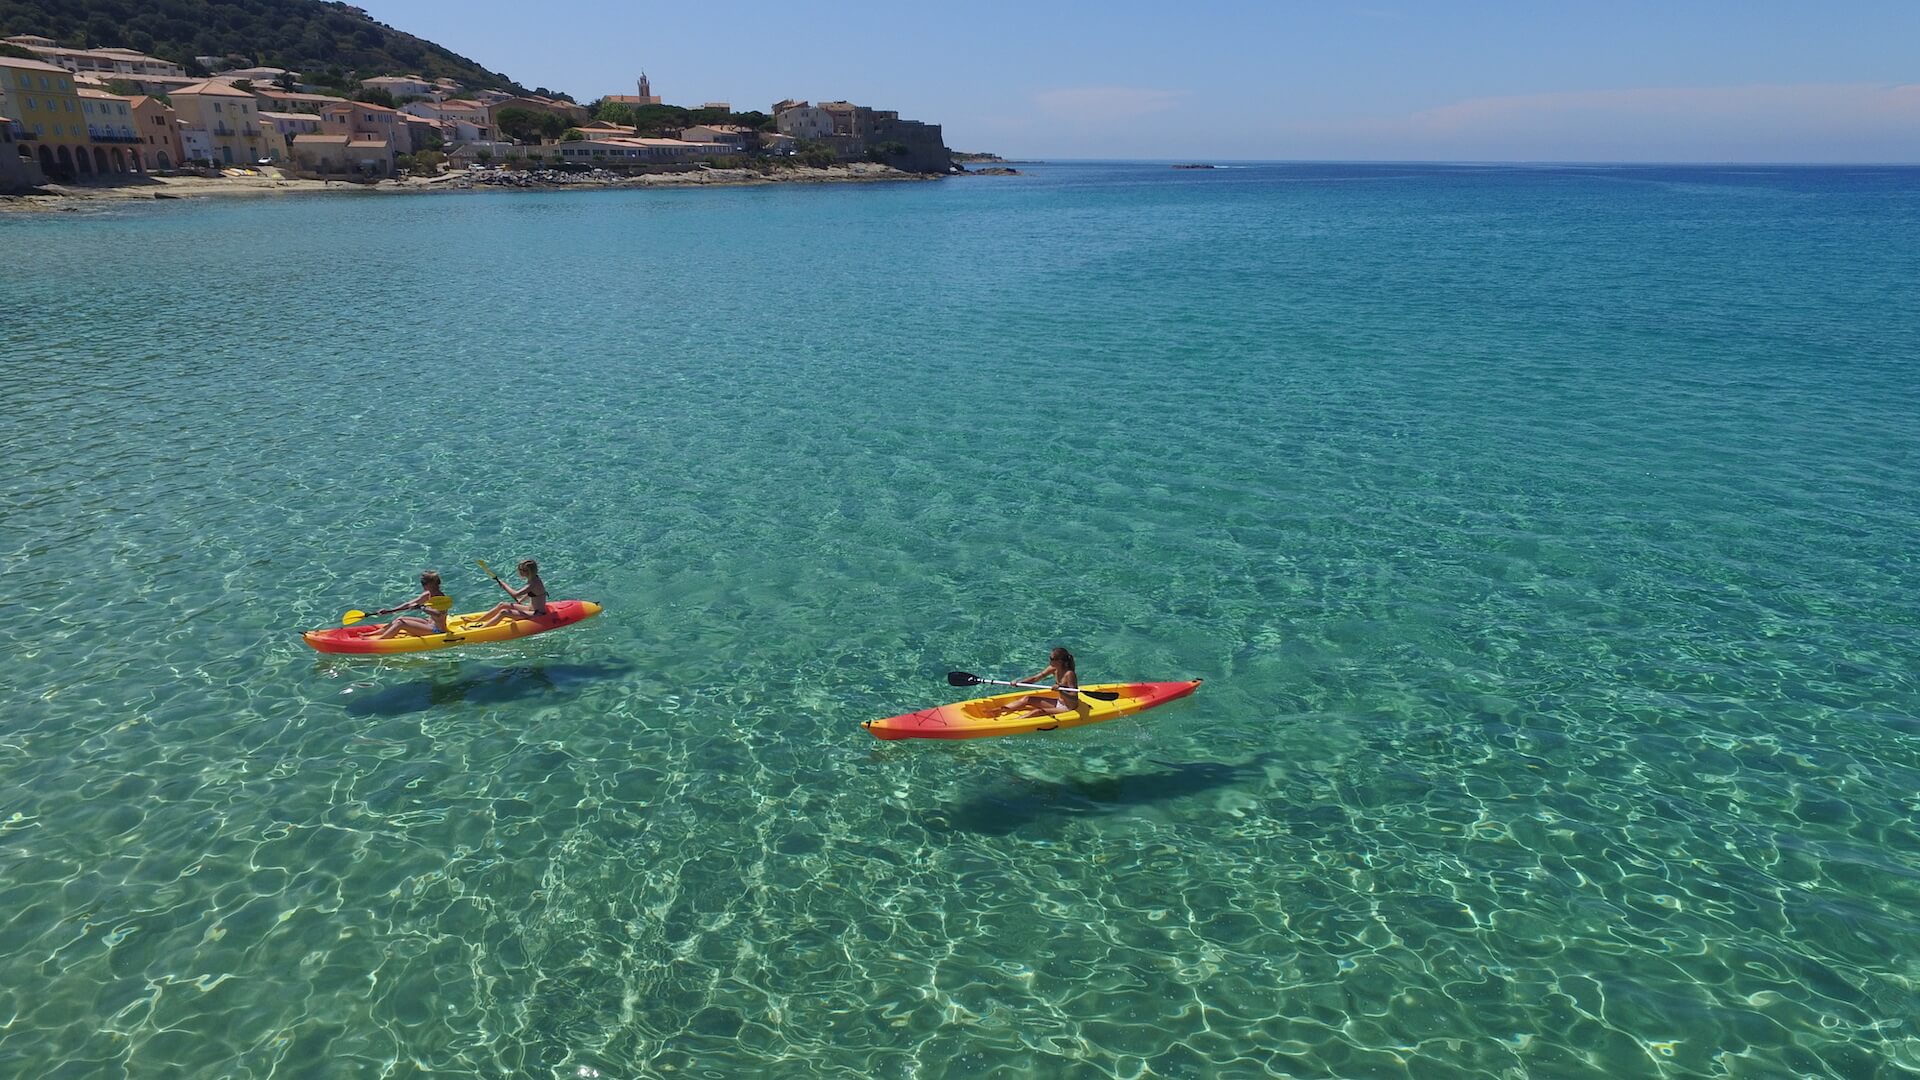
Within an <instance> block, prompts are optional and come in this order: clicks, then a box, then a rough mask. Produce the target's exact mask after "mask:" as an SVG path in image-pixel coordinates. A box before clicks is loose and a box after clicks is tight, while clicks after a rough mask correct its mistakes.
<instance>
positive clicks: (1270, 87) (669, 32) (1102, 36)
mask: <svg viewBox="0 0 1920 1080" xmlns="http://www.w3.org/2000/svg"><path fill="white" fill-rule="evenodd" d="M362 2H363V6H365V7H366V8H367V10H368V11H369V12H371V13H372V14H373V16H374V17H375V18H377V19H380V20H381V21H383V22H386V23H388V24H390V25H392V26H395V27H397V28H399V29H402V30H406V31H409V32H411V33H416V34H419V35H421V36H422V37H426V38H429V39H431V40H434V41H437V42H439V43H440V44H442V45H446V46H448V47H449V48H452V49H453V50H454V51H456V52H460V53H463V54H465V55H467V56H470V57H472V58H473V59H475V60H478V61H480V62H481V63H483V64H485V65H487V66H488V67H491V68H493V69H495V70H503V71H505V72H507V73H508V74H509V75H512V76H513V77H515V78H517V79H519V80H520V81H521V82H523V83H525V84H526V85H528V86H534V85H544V86H548V87H551V88H553V89H557V90H566V91H568V92H570V93H572V94H573V95H575V96H576V97H578V98H579V99H580V100H582V101H586V100H588V99H590V98H594V97H597V96H599V95H601V94H608V93H628V94H630V93H633V79H634V76H635V75H636V74H638V72H639V71H640V70H641V69H643V68H644V69H645V70H646V72H647V73H648V75H649V76H651V77H652V79H653V83H654V88H655V91H656V92H658V93H661V94H663V95H664V96H665V97H666V99H667V100H668V101H669V102H673V103H676V104H688V103H691V104H699V103H700V102H703V101H709V100H723V101H728V102H731V103H733V105H734V106H735V107H736V108H760V109H765V108H766V107H767V106H768V105H769V104H771V103H772V102H774V101H776V100H779V99H781V98H786V97H795V98H805V99H810V100H815V101H818V100H823V99H826V100H831V99H834V98H846V99H849V100H853V101H857V102H859V103H861V104H864V105H872V106H875V107H877V108H891V109H898V110H900V113H901V115H902V116H905V117H908V118H910V119H919V120H927V121H932V122H937V123H940V124H943V125H944V126H945V131H946V138H947V144H948V145H949V146H952V147H954V148H955V149H961V150H991V151H995V152H998V153H1001V154H1005V155H1008V156H1019V157H1050V158H1073V157H1081V158H1085V157H1118V158H1201V157H1204V158H1250V159H1281V160H1286V159H1309V160H1312V159H1342V160H1473V161H1484V160H1518V161H1569V160H1577V161H1775V162H1779V161H1804V162H1831V161H1879V162H1889V161H1899V162H1920V0H1884V2H1854V3H1849V2H1846V0H1837V2H1829V3H1823V4H1815V3H1807V2H1800V3H1781V2H1773V0H1751V2H1746V3H1725V2H1718V0H1699V2H1691V3H1689V2H1686V0H1674V2H1668V3H1641V2H1638V0H1622V2H1614V3H1573V2H1568V3H1557V2H1553V0H1539V2H1535V3H1517V2H1492V0H1487V2H1460V3H1444V4H1443V3H1420V4H1415V3H1404V2H1394V0H1373V2H1362V3H1354V4H1343V3H1332V2H1328V3H1305V2H1299V3H1296V2H1291V0H1280V2H1273V3H1266V4H1256V3H1226V2H1219V3H1212V2H1207V0H1190V2H1188V3H1184V4H1182V3H1169V4H1137V3H1105V4H1095V3H1079V2H1061V3H1050V2H1047V0H1029V2H1026V3H1005V2H1000V0H986V2H962V3H951V4H940V5H927V6H924V7H920V6H912V5H901V4H880V3H869V2H866V0H841V2H838V3H829V4H820V5H810V4H796V3H791V2H786V3H777V4H776V3H764V2H758V0H752V2H741V3H723V4H709V5H699V4H689V3H685V2H681V3H676V4H652V3H636V4H622V5H617V6H615V5H606V4H602V3H589V2H586V0H543V2H542V3H540V4H538V5H537V6H533V7H529V5H527V4H526V3H525V2H524V0H457V2H456V0H362Z"/></svg>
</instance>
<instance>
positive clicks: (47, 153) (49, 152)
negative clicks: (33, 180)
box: [21, 143, 54, 180]
mask: <svg viewBox="0 0 1920 1080" xmlns="http://www.w3.org/2000/svg"><path fill="white" fill-rule="evenodd" d="M21 149H25V147H22V148H21ZM40 174H41V175H42V176H45V177H46V178H47V179H49V180H51V179H53V175H54V174H53V148H52V147H50V146H48V145H46V144H45V143H42V144H41V145H40Z"/></svg>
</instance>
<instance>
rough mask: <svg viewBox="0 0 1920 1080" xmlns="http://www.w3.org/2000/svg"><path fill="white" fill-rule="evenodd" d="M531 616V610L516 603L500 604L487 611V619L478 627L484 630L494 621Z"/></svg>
mask: <svg viewBox="0 0 1920 1080" xmlns="http://www.w3.org/2000/svg"><path fill="white" fill-rule="evenodd" d="M531 618H533V612H532V611H530V610H529V609H527V608H523V607H521V606H520V605H518V604H501V605H499V606H498V607H496V608H494V609H493V610H492V611H491V612H489V613H488V615H487V621H486V622H483V623H481V624H480V629H482V630H485V629H486V628H487V627H489V626H492V625H493V624H495V623H501V622H506V621H507V620H508V619H531Z"/></svg>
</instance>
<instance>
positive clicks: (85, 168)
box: [0, 56, 98, 180]
mask: <svg viewBox="0 0 1920 1080" xmlns="http://www.w3.org/2000/svg"><path fill="white" fill-rule="evenodd" d="M0 114H4V115H6V116H10V117H12V118H13V119H14V120H15V121H16V122H17V123H18V124H19V125H20V134H19V138H20V141H21V143H22V144H23V145H25V146H28V147H31V148H32V150H33V154H32V156H33V159H34V160H35V161H37V162H39V163H40V171H41V172H43V173H46V174H47V179H49V180H85V179H90V178H92V177H94V176H96V175H98V170H97V169H96V167H95V165H94V158H93V141H92V140H91V139H90V138H89V137H88V135H87V114H86V112H85V110H84V109H82V108H81V105H80V95H79V94H78V93H77V92H76V91H75V90H74V86H73V73H72V72H69V71H68V70H67V69H65V68H63V67H57V66H55V65H53V64H48V63H44V62H42V61H39V60H22V59H19V58H18V57H12V56H0Z"/></svg>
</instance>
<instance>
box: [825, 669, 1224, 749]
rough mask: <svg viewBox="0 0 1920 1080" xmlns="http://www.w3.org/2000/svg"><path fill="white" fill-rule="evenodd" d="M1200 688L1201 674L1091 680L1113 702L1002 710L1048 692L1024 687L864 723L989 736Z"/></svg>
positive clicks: (889, 731) (1128, 709)
mask: <svg viewBox="0 0 1920 1080" xmlns="http://www.w3.org/2000/svg"><path fill="white" fill-rule="evenodd" d="M1199 688H1200V680H1199V679H1195V680H1193V681H1192V682H1137V683H1092V684H1089V685H1087V686H1083V687H1081V689H1082V690H1108V691H1113V692H1115V693H1118V694H1119V695H1120V696H1119V697H1118V698H1116V699H1114V700H1113V701H1095V700H1093V699H1092V698H1088V697H1082V698H1081V699H1080V707H1079V708H1077V709H1074V710H1072V711H1070V712H1063V713H1056V714H1051V715H1049V714H1041V715H1037V716H1036V715H1035V714H1034V712H1033V710H1032V709H1022V710H1020V711H1018V712H1014V713H1010V714H1007V715H1004V716H1003V715H1001V714H1000V707H1001V706H1003V705H1005V704H1007V703H1008V702H1011V701H1013V700H1015V699H1016V698H1020V697H1024V696H1025V695H1027V694H1032V693H1036V692H1039V693H1044V691H1033V690H1021V691H1018V692H1016V693H1012V694H998V695H995V696H994V697H987V698H976V699H974V700H972V701H958V702H955V703H953V704H952V705H941V706H938V707H936V708H932V709H922V710H920V711H919V712H910V713H905V714H903V715H900V716H889V717H887V718H886V719H885V720H868V721H865V722H864V723H862V724H861V725H860V726H861V727H863V728H866V729H867V730H868V731H871V732H873V734H874V735H875V736H877V737H879V738H882V739H979V738H983V737H985V736H988V735H1022V734H1025V733H1027V732H1029V731H1052V730H1054V729H1055V728H1071V727H1080V726H1082V725H1084V724H1098V723H1100V722H1101V721H1103V720H1113V719H1116V718H1118V717H1122V716H1131V715H1132V714H1134V713H1137V712H1140V711H1141V710H1143V709H1151V708H1153V707H1154V706H1155V705H1165V704H1166V703H1167V702H1169V701H1174V700H1177V699H1179V698H1183V697H1186V696H1187V695H1188V694H1191V693H1193V692H1194V691H1195V690H1198V689H1199Z"/></svg>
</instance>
